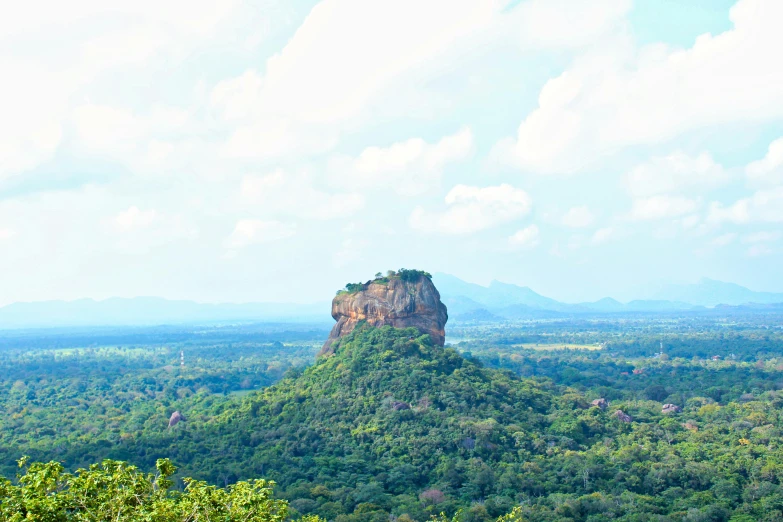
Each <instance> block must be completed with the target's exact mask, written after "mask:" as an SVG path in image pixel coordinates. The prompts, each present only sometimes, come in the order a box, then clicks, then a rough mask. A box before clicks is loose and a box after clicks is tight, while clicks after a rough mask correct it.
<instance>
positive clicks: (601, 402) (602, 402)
mask: <svg viewBox="0 0 783 522" xmlns="http://www.w3.org/2000/svg"><path fill="white" fill-rule="evenodd" d="M590 404H592V405H593V406H596V407H598V408H601V409H602V410H605V409H606V408H607V406H609V403H608V402H607V400H606V399H604V398H600V399H596V400H594V401H593V402H591V403H590Z"/></svg>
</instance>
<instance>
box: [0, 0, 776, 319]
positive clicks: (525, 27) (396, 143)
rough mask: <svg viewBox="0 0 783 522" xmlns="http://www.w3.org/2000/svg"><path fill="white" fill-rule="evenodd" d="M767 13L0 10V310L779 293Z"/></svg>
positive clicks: (686, 1)
mask: <svg viewBox="0 0 783 522" xmlns="http://www.w3.org/2000/svg"><path fill="white" fill-rule="evenodd" d="M781 19H783V2H780V1H779V0H739V1H736V2H734V1H724V0H635V1H632V0H592V1H590V2H586V1H584V0H521V1H519V0H517V1H508V0H504V1H501V0H497V1H496V0H488V1H477V0H427V1H426V2H422V1H420V0H416V1H408V0H398V1H396V2H377V1H368V0H323V1H321V2H305V1H299V0H285V1H275V0H260V1H252V2H242V1H238V0H220V1H214V2H213V1H207V0H187V1H185V0H155V1H154V2H153V1H151V0H136V1H134V2H103V1H98V0H73V1H71V2H66V3H63V2H59V3H57V2H50V1H45V2H44V1H41V0H31V1H28V2H16V3H13V4H12V5H8V6H7V7H6V8H5V9H4V16H3V17H2V18H0V71H2V77H3V81H2V82H0V115H2V118H0V305H4V304H8V303H11V302H15V301H39V300H50V299H77V298H83V297H90V298H96V299H103V298H108V297H112V296H122V297H133V296H160V297H166V298H172V299H192V300H196V301H200V302H249V301H270V302H275V301H285V302H315V301H325V300H328V299H329V298H330V297H331V296H332V295H333V294H334V291H335V290H336V289H338V288H340V287H342V286H343V285H344V284H345V283H346V282H349V281H361V280H366V279H368V278H369V277H371V276H372V275H373V274H374V273H375V272H377V271H385V270H387V269H396V268H400V267H405V268H418V269H423V270H427V271H430V272H444V273H449V274H453V275H456V276H458V277H460V278H462V279H464V280H467V281H471V282H476V283H480V284H487V283H489V282H490V281H491V280H493V279H497V280H501V281H505V282H509V283H515V284H519V285H524V286H529V287H531V288H533V289H534V290H536V291H537V292H539V293H542V294H544V295H547V296H550V297H553V298H556V299H560V300H563V301H571V302H576V301H582V300H592V299H598V298H601V297H604V296H612V297H615V298H618V299H621V300H628V299H632V298H643V297H647V296H649V295H652V294H654V293H655V292H656V290H657V289H658V288H660V286H661V285H663V284H668V283H681V282H694V281H697V280H699V279H700V278H702V277H709V278H713V279H719V280H723V281H731V282H735V283H739V284H742V285H745V286H748V287H750V288H752V289H754V290H761V291H777V292H780V291H783V277H781V276H780V266H783V241H782V239H783V226H782V225H783V68H781V67H780V66H779V62H780V56H779V50H780V49H781V48H783V32H781V31H780V30H779V20H781Z"/></svg>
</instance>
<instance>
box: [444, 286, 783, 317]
mask: <svg viewBox="0 0 783 522" xmlns="http://www.w3.org/2000/svg"><path fill="white" fill-rule="evenodd" d="M433 281H434V283H435V286H436V287H437V288H438V290H439V291H440V294H441V298H442V300H443V302H444V303H446V306H447V307H448V308H449V316H450V317H452V318H455V319H458V320H477V321H491V320H498V319H512V320H513V319H524V318H546V317H560V316H563V315H573V314H593V315H594V314H610V313H642V312H643V313H668V312H682V311H692V312H699V311H708V308H707V307H716V306H718V305H722V308H720V309H721V310H723V311H725V310H726V307H739V306H741V305H743V309H764V310H766V309H768V307H759V306H756V305H769V304H773V303H783V294H776V293H769V292H754V291H752V290H749V289H747V288H745V287H742V286H739V285H735V284H732V283H723V282H720V281H714V280H711V279H703V280H702V281H700V282H699V283H697V284H691V285H669V286H667V287H665V288H663V289H661V291H660V292H658V293H657V294H656V295H655V297H654V298H653V299H640V300H634V301H630V302H628V303H621V302H619V301H617V300H615V299H612V298H610V297H605V298H603V299H599V300H598V301H593V302H584V303H563V302H560V301H556V300H555V299H551V298H549V297H545V296H543V295H541V294H538V293H537V292H535V291H533V290H531V289H530V288H528V287H526V286H517V285H513V284H509V283H502V282H500V281H492V282H491V283H490V284H489V286H482V285H477V284H474V283H467V282H465V281H463V280H461V279H459V278H457V277H454V276H452V275H449V274H435V275H434V276H433ZM748 305H751V306H748ZM781 309H783V305H781Z"/></svg>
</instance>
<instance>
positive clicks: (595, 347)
mask: <svg viewBox="0 0 783 522" xmlns="http://www.w3.org/2000/svg"><path fill="white" fill-rule="evenodd" d="M512 346H513V347H514V348H527V349H530V350H600V349H601V346H600V345H598V344H567V343H552V344H545V343H540V344H536V343H522V344H514V345H512Z"/></svg>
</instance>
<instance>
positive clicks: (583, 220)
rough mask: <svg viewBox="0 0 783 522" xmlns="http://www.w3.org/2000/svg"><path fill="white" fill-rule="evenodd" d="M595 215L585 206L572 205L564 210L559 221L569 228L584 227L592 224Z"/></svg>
mask: <svg viewBox="0 0 783 522" xmlns="http://www.w3.org/2000/svg"><path fill="white" fill-rule="evenodd" d="M594 220H595V216H593V213H592V212H591V211H590V209H589V208H587V207H586V206H580V207H572V208H570V209H569V210H568V212H566V213H565V214H564V215H563V217H562V219H561V220H560V222H561V223H562V224H563V225H565V226H567V227H571V228H585V227H589V226H590V225H592V224H593V221H594Z"/></svg>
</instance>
